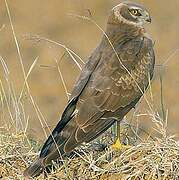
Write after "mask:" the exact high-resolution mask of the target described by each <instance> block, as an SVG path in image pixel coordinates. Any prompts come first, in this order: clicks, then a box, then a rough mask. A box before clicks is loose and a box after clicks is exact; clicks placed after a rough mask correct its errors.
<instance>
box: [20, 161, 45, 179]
mask: <svg viewBox="0 0 179 180" xmlns="http://www.w3.org/2000/svg"><path fill="white" fill-rule="evenodd" d="M43 160H44V159H37V160H36V161H35V162H33V163H32V164H31V165H30V166H29V167H28V168H27V169H26V170H25V171H24V173H23V175H24V176H25V177H26V178H30V177H31V178H33V177H36V176H38V175H39V174H40V173H41V172H42V171H43V169H44V164H43Z"/></svg>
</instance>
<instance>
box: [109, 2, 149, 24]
mask: <svg viewBox="0 0 179 180" xmlns="http://www.w3.org/2000/svg"><path fill="white" fill-rule="evenodd" d="M110 21H114V22H111V23H120V22H121V21H123V22H125V23H127V24H132V25H135V26H143V25H144V24H146V23H150V22H151V17H150V14H149V12H148V11H147V10H146V9H145V8H144V7H143V6H141V5H138V4H135V3H132V2H128V1H125V2H122V3H120V4H118V5H117V6H115V7H114V8H113V9H112V13H111V18H110Z"/></svg>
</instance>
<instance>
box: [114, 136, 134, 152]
mask: <svg viewBox="0 0 179 180" xmlns="http://www.w3.org/2000/svg"><path fill="white" fill-rule="evenodd" d="M111 147H112V149H115V150H118V151H119V150H122V149H128V148H130V147H131V146H130V145H124V144H122V143H121V142H120V139H119V138H117V139H116V142H115V143H114V144H113V145H112V146H111Z"/></svg>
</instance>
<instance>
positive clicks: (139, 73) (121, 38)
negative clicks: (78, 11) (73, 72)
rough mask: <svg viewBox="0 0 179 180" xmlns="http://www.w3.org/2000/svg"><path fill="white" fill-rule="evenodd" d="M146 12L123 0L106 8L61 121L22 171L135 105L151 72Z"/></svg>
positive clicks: (31, 173)
mask: <svg viewBox="0 0 179 180" xmlns="http://www.w3.org/2000/svg"><path fill="white" fill-rule="evenodd" d="M150 22H151V18H150V15H149V12H148V11H147V10H146V9H145V8H144V7H143V6H141V5H138V4H135V3H132V2H122V3H120V4H118V5H117V6H115V7H114V8H113V9H112V10H111V11H110V14H109V18H108V20H107V27H106V31H105V34H104V35H103V37H102V39H101V41H100V43H99V45H98V46H97V48H96V49H95V50H94V51H93V52H92V54H91V55H90V57H89V58H88V60H87V62H86V64H85V65H84V67H83V69H82V72H81V74H80V76H79V78H78V79H77V81H76V83H75V85H74V88H73V90H72V93H71V98H70V100H69V102H68V104H67V106H66V108H65V110H64V112H63V114H62V116H61V119H60V121H59V122H58V124H57V126H56V127H55V129H54V130H53V132H52V134H51V135H50V136H49V137H48V139H47V141H46V142H45V144H44V145H43V147H42V149H41V152H40V155H39V157H38V158H37V160H36V161H35V162H34V163H32V164H31V165H30V167H28V168H27V169H26V170H25V172H24V176H26V177H35V176H37V175H38V174H40V173H41V172H42V170H43V169H44V167H46V166H47V165H49V164H51V162H52V160H56V159H57V158H59V157H63V156H64V155H66V154H68V153H70V152H71V151H73V150H74V148H76V147H77V146H79V145H80V144H81V143H83V142H86V143H88V142H90V141H92V140H94V139H95V138H97V137H98V136H99V135H101V134H102V133H103V132H105V131H106V130H107V129H108V128H109V127H111V126H112V125H113V124H114V123H115V122H116V121H118V122H120V121H121V120H122V119H123V117H124V116H125V115H126V114H127V113H128V112H129V111H130V110H131V109H132V108H134V107H135V105H136V103H137V102H138V101H139V100H140V98H141V97H142V95H143V93H144V92H145V90H146V89H147V86H148V84H149V82H150V79H151V78H152V76H153V72H154V64H155V55H154V50H153V41H152V40H151V39H150V38H149V36H148V34H147V33H146V30H145V29H144V24H146V23H150Z"/></svg>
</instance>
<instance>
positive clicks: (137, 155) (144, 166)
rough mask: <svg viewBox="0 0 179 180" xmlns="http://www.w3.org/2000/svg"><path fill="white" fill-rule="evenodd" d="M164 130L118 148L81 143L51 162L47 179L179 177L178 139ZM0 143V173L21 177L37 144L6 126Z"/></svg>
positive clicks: (108, 140)
mask: <svg viewBox="0 0 179 180" xmlns="http://www.w3.org/2000/svg"><path fill="white" fill-rule="evenodd" d="M157 126H158V125H157ZM158 130H159V129H158ZM163 130H164V129H163ZM163 130H162V131H161V129H160V132H161V134H160V138H159V137H158V138H157V137H156V138H155V139H147V140H146V141H144V142H140V143H137V144H136V145H134V146H132V147H131V148H129V149H126V150H123V151H120V152H117V151H114V150H112V149H111V148H106V149H105V150H103V151H100V150H97V148H96V147H97V146H96V144H95V146H94V144H88V145H83V146H82V147H80V148H78V149H77V150H76V151H75V153H74V154H73V155H71V157H69V158H65V159H64V161H63V164H62V163H59V164H58V163H54V167H55V169H52V172H51V174H49V175H48V178H47V179H173V180H174V179H178V178H179V143H178V142H176V141H175V140H174V139H173V137H169V136H167V137H166V134H164V132H165V131H163ZM110 135H111V134H110V133H109V132H108V133H106V134H105V135H103V136H102V138H101V142H100V143H105V144H106V143H108V144H110V143H111V142H112V138H111V136H110ZM98 143H99V141H98ZM98 143H97V145H98V146H99V145H100V144H98ZM0 144H1V146H0V152H1V153H0V177H1V178H12V179H23V176H22V172H23V170H24V169H25V168H26V167H27V166H28V165H29V164H30V163H31V162H32V161H33V160H34V159H35V157H36V156H37V153H38V150H39V147H40V146H39V144H38V143H37V142H35V141H32V140H29V139H27V137H26V135H25V134H24V133H23V132H21V133H16V134H12V133H8V132H7V131H6V130H5V131H3V130H2V131H1V132H0ZM94 149H95V150H94ZM99 149H100V148H99ZM43 178H44V176H43V175H41V176H39V177H38V178H37V179H43Z"/></svg>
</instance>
